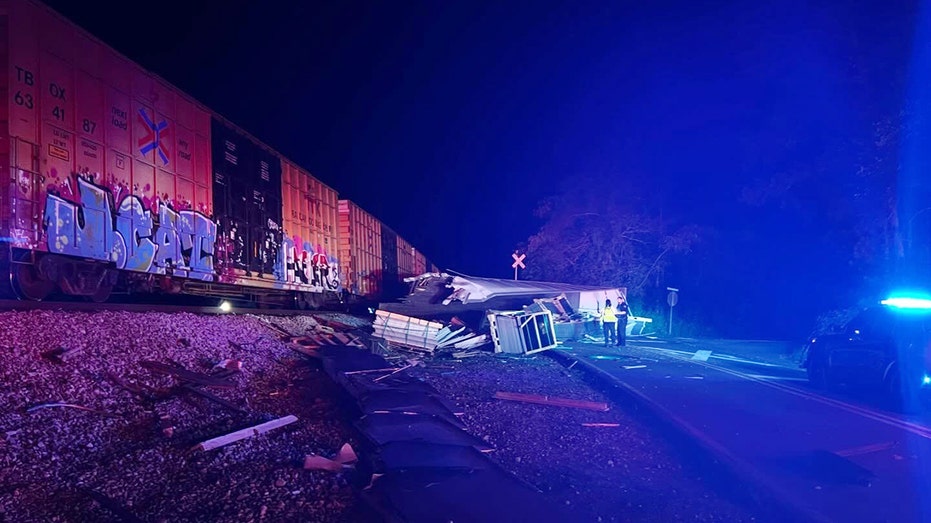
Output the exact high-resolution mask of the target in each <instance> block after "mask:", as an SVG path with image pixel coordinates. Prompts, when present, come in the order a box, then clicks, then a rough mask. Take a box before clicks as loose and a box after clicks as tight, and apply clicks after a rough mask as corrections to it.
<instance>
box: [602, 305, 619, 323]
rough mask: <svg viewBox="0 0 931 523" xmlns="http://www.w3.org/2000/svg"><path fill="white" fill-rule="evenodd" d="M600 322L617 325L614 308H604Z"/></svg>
mask: <svg viewBox="0 0 931 523" xmlns="http://www.w3.org/2000/svg"><path fill="white" fill-rule="evenodd" d="M601 321H603V322H605V323H617V316H616V315H615V314H614V307H605V310H604V311H602V312H601Z"/></svg>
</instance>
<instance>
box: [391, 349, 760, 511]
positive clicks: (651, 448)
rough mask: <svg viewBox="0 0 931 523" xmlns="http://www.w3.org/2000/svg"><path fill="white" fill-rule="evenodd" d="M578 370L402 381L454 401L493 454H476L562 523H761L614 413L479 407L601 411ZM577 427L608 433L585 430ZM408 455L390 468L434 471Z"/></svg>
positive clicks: (549, 364) (542, 367)
mask: <svg viewBox="0 0 931 523" xmlns="http://www.w3.org/2000/svg"><path fill="white" fill-rule="evenodd" d="M580 367H581V366H576V367H575V368H574V369H572V370H567V369H566V367H564V366H562V365H560V364H559V363H557V362H556V361H555V360H554V359H551V358H548V357H537V358H507V359H504V358H482V359H478V358H467V359H464V360H462V361H460V362H459V363H458V364H457V368H458V371H457V372H456V373H446V372H444V371H442V370H437V369H433V368H431V367H429V366H426V367H416V368H414V369H411V371H410V372H411V373H412V374H414V375H415V376H418V377H420V378H422V379H423V380H425V381H426V382H427V383H429V384H430V385H432V386H434V387H435V388H436V389H437V390H438V391H440V392H441V393H442V394H443V395H444V396H446V397H448V398H450V399H452V400H455V402H456V409H457V410H460V411H462V412H463V415H462V416H460V418H461V420H462V422H463V423H464V424H465V426H466V427H467V428H468V430H469V431H470V432H472V433H473V434H476V435H480V436H481V437H482V438H483V439H485V440H486V441H488V442H489V443H490V444H493V445H494V447H495V452H493V453H490V454H486V455H487V456H488V457H489V458H490V459H492V460H494V461H495V462H496V463H497V465H499V466H501V467H503V468H504V469H506V470H508V471H510V472H512V473H514V474H516V475H517V476H518V477H519V478H520V479H521V480H522V481H524V482H526V483H529V484H531V485H533V487H535V488H536V489H538V490H540V491H542V492H545V493H546V497H547V498H548V499H552V500H554V501H555V502H557V503H558V504H560V505H562V506H568V507H572V511H573V516H572V517H571V518H569V519H570V520H572V521H602V522H627V521H664V522H665V521H703V522H706V523H712V522H713V523H725V522H726V523H733V522H751V521H761V518H760V516H761V515H760V514H751V513H748V512H747V510H746V509H744V508H743V507H742V506H739V505H736V504H734V503H733V502H732V501H730V500H729V499H727V498H725V497H723V496H724V495H726V494H725V493H720V492H718V491H717V490H716V489H717V487H718V485H715V484H714V482H713V480H712V479H710V478H708V477H707V476H706V475H705V474H702V473H701V472H697V471H695V470H692V469H690V468H689V467H688V465H686V463H687V462H688V457H687V456H683V455H681V454H679V452H680V451H679V450H678V449H677V448H676V447H675V446H673V445H670V444H668V443H667V442H666V441H665V440H664V439H662V438H661V437H659V436H658V435H656V434H655V433H653V432H652V429H651V428H649V427H648V426H646V425H644V424H643V422H642V421H639V420H638V419H637V418H634V417H631V416H630V415H629V414H628V413H627V412H626V411H625V410H624V409H619V408H613V405H612V408H611V409H610V410H609V411H608V412H596V411H591V410H585V409H571V408H563V409H554V408H551V407H549V406H545V405H538V404H534V403H523V402H516V401H488V400H489V398H490V397H492V396H493V395H494V394H495V392H498V391H499V390H501V389H505V390H520V391H522V392H526V393H535V394H540V395H549V396H552V397H555V396H558V397H566V398H578V399H584V400H587V401H591V402H595V403H597V402H607V401H608V399H607V398H606V397H604V396H603V395H602V393H600V392H597V391H595V390H594V389H592V388H591V387H589V386H588V385H587V384H586V381H585V379H584V376H585V374H583V373H582V372H581V371H580V370H578V369H579V368H580ZM583 423H591V424H595V423H599V424H601V423H603V424H612V425H613V424H616V425H618V426H615V427H607V426H604V427H603V428H592V429H591V430H589V428H588V427H586V428H582V427H581V425H582V424H583ZM572 427H576V429H573V428H572ZM407 445H408V447H413V446H414V445H415V443H410V444H407ZM408 447H404V448H399V449H397V451H396V452H394V455H393V457H394V458H395V459H398V463H399V466H400V465H403V466H420V467H430V466H435V464H434V463H435V462H434V461H430V460H428V456H429V454H424V455H423V456H418V457H417V458H416V459H415V458H413V457H408V456H405V455H401V456H398V454H401V453H402V452H408ZM579 449H584V451H583V453H584V457H580V455H579V452H580V450H579ZM393 450H394V449H393ZM444 459H445V460H450V459H451V458H450V457H449V456H448V455H446V456H445V457H444ZM453 463H456V464H457V465H458V466H462V467H464V468H467V469H469V468H470V467H472V464H473V463H475V461H473V460H471V458H469V457H468V455H463V456H460V457H458V458H457V460H456V461H454V462H453ZM471 470H474V468H472V469H471ZM699 475H701V477H699ZM382 479H384V478H382ZM379 481H380V480H379ZM376 485H377V483H376Z"/></svg>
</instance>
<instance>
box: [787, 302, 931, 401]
mask: <svg viewBox="0 0 931 523" xmlns="http://www.w3.org/2000/svg"><path fill="white" fill-rule="evenodd" d="M929 356H931V311H927V310H923V311H917V310H909V309H900V308H896V307H889V306H876V307H871V308H868V309H866V310H864V311H862V312H861V313H859V314H858V315H857V316H856V317H854V318H853V320H851V321H850V322H849V323H848V324H847V325H846V327H845V328H844V329H843V330H842V331H841V332H839V333H834V334H827V335H821V336H814V337H812V338H811V339H809V340H808V344H807V347H806V354H805V358H804V360H803V362H802V366H803V367H805V368H806V369H807V370H808V379H809V381H810V382H811V384H812V385H814V386H815V387H819V388H834V387H835V386H839V385H843V386H846V387H848V388H853V389H858V390H867V389H869V390H872V391H881V392H882V393H883V394H884V396H885V397H886V399H888V400H891V401H893V402H894V403H895V404H896V405H899V406H907V405H917V403H916V402H917V401H918V400H920V399H922V396H925V395H927V393H928V392H929V391H931V365H929V362H931V358H929Z"/></svg>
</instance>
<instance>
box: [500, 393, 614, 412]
mask: <svg viewBox="0 0 931 523" xmlns="http://www.w3.org/2000/svg"><path fill="white" fill-rule="evenodd" d="M495 398H497V399H499V400H508V401H519V402H523V403H536V404H539V405H552V406H554V407H570V408H575V409H586V410H594V411H598V412H607V411H608V404H607V403H601V402H597V401H583V400H572V399H566V398H551V397H549V396H541V395H539V394H522V393H519V392H502V391H498V392H495Z"/></svg>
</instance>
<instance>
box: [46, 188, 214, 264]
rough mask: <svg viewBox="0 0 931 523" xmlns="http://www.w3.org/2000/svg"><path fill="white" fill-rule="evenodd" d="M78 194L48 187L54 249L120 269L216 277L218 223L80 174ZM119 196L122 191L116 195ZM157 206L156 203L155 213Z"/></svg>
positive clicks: (48, 224)
mask: <svg viewBox="0 0 931 523" xmlns="http://www.w3.org/2000/svg"><path fill="white" fill-rule="evenodd" d="M76 180H77V187H78V190H77V194H76V195H75V196H76V197H75V198H74V199H65V198H64V197H63V196H62V195H61V193H58V194H56V193H53V192H49V193H48V196H47V198H46V202H45V217H44V220H43V227H44V229H45V231H46V237H47V239H48V249H49V252H53V253H56V254H67V255H71V256H81V257H84V258H92V259H95V260H103V261H110V262H113V263H114V264H115V265H116V266H117V267H118V268H120V269H127V270H132V271H139V272H149V273H156V274H171V275H174V276H182V277H188V278H192V279H198V280H204V281H213V280H214V277H215V274H214V247H215V244H216V240H217V224H216V223H214V222H213V221H211V220H210V218H208V217H207V216H206V215H204V214H203V213H200V212H198V211H193V210H174V209H172V208H171V207H170V206H169V205H168V204H167V203H165V202H163V201H161V200H159V201H156V202H155V204H154V205H153V206H151V207H150V206H149V205H146V203H147V202H144V201H143V200H142V199H141V198H140V197H138V196H136V195H132V194H129V195H126V196H122V198H121V199H120V201H119V204H116V203H111V202H116V199H115V198H114V195H113V193H112V191H111V190H110V189H108V188H106V187H102V186H100V185H97V184H95V183H94V182H93V181H92V177H91V176H85V175H77V176H76ZM117 197H119V196H117ZM152 207H154V208H155V212H153V210H152Z"/></svg>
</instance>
